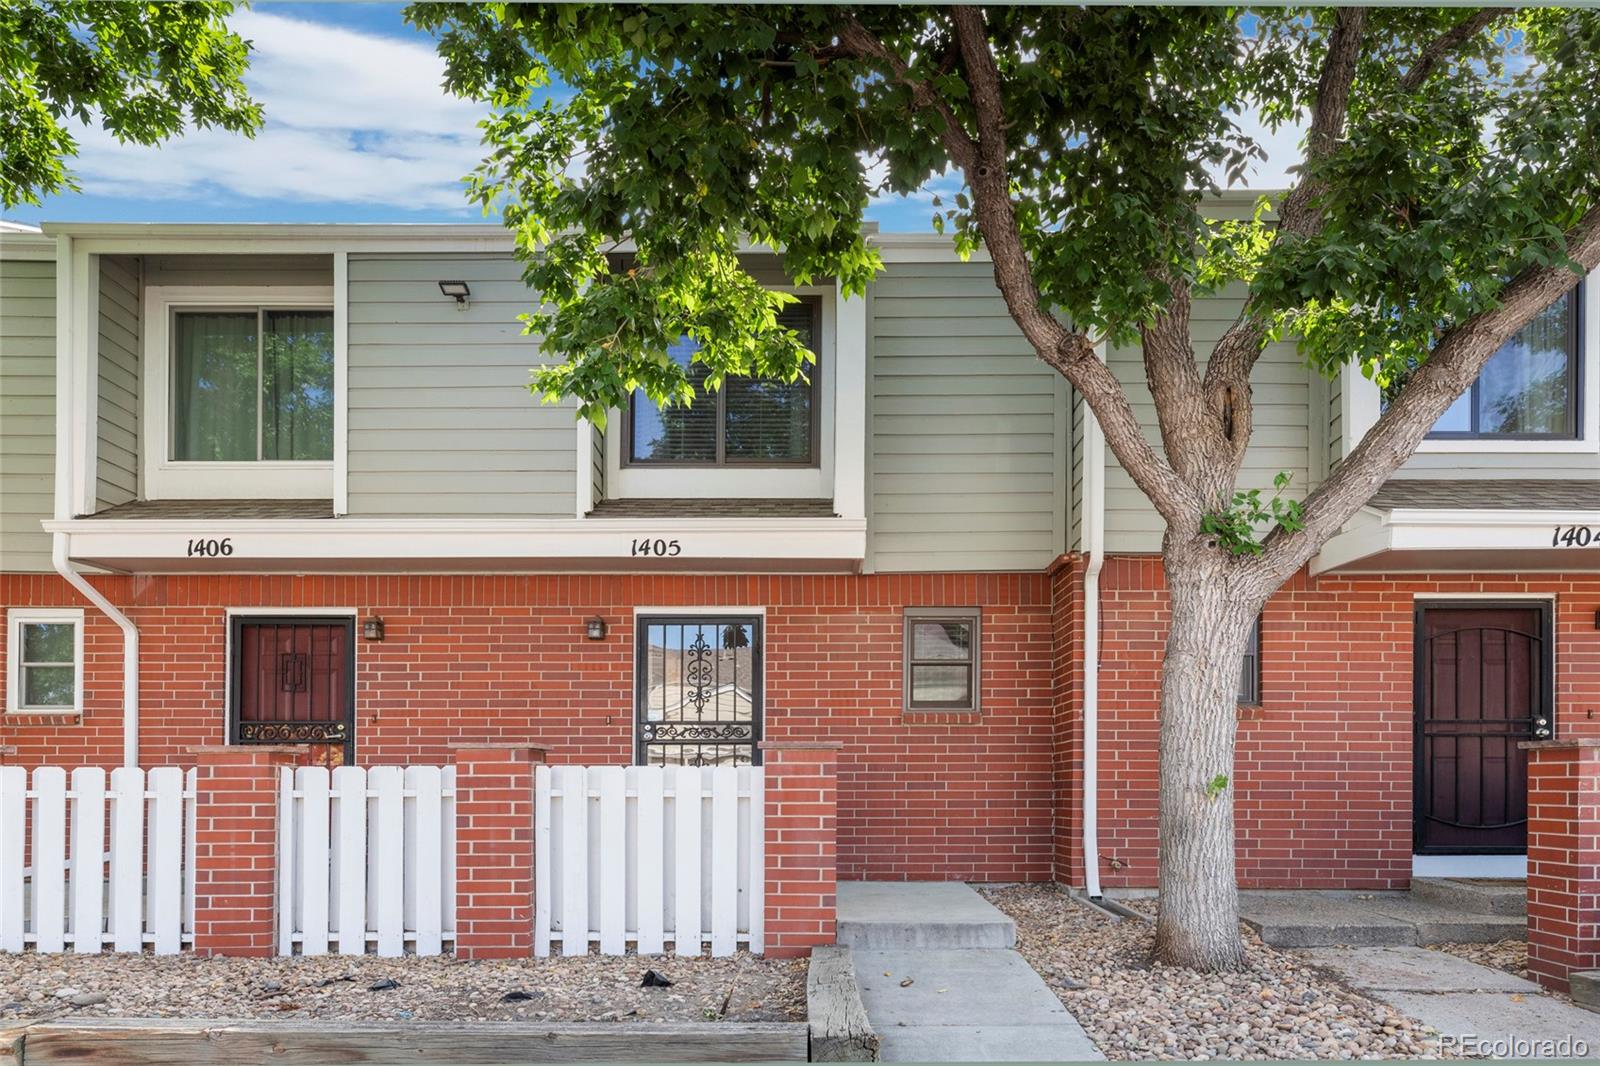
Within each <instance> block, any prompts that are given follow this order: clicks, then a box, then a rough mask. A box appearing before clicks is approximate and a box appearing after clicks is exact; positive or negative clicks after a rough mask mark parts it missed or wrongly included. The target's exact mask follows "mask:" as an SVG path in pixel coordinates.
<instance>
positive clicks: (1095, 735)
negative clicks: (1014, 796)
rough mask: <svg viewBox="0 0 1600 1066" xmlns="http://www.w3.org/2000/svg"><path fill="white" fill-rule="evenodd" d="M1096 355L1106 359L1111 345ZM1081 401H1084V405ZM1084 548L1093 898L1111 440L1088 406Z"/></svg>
mask: <svg viewBox="0 0 1600 1066" xmlns="http://www.w3.org/2000/svg"><path fill="white" fill-rule="evenodd" d="M1096 354H1098V355H1099V357H1100V358H1101V359H1102V360H1104V359H1105V357H1106V353H1105V346H1104V345H1103V344H1102V345H1100V346H1098V347H1097V349H1096ZM1080 402H1081V401H1080ZM1083 406H1084V418H1085V421H1084V427H1083V495H1084V512H1083V545H1084V551H1085V552H1086V554H1087V555H1088V557H1089V565H1088V567H1087V568H1086V569H1085V570H1084V572H1083V877H1084V891H1085V892H1086V893H1088V895H1089V897H1090V898H1091V899H1099V898H1100V896H1101V892H1100V568H1101V567H1103V566H1104V565H1105V561H1106V436H1105V433H1104V432H1102V431H1101V429H1100V423H1099V421H1098V420H1096V419H1095V417H1094V412H1093V411H1092V410H1090V409H1089V405H1088V404H1087V403H1084V405H1083Z"/></svg>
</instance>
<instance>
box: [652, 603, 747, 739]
mask: <svg viewBox="0 0 1600 1066" xmlns="http://www.w3.org/2000/svg"><path fill="white" fill-rule="evenodd" d="M637 646H638V653H637V663H636V667H637V669H636V672H635V676H636V678H637V682H636V692H635V696H634V703H635V708H636V710H635V727H634V734H635V736H636V738H637V740H636V744H635V747H636V751H635V759H636V761H637V762H639V763H640V764H642V765H645V766H756V765H760V763H761V752H760V748H759V744H760V741H761V670H762V664H761V619H760V618H759V617H754V616H744V615H741V616H727V615H724V616H714V617H693V616H671V617H642V618H640V619H639V622H638V641H637Z"/></svg>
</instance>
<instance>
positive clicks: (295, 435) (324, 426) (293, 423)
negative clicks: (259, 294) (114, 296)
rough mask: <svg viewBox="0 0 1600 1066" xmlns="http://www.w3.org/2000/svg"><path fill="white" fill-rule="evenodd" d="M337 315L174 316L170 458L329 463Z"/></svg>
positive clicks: (224, 313)
mask: <svg viewBox="0 0 1600 1066" xmlns="http://www.w3.org/2000/svg"><path fill="white" fill-rule="evenodd" d="M333 407H334V403H333V312H332V311H328V310H306V309H276V308H256V309H253V310H211V309H207V310H203V311H201V310H180V311H176V312H174V314H173V324H172V383H171V418H172V425H171V431H172V433H171V447H170V452H171V456H170V457H171V458H172V459H173V460H174V461H177V462H259V461H268V462H301V461H322V462H326V461H329V460H331V459H332V458H333Z"/></svg>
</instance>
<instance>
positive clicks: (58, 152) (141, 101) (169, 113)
mask: <svg viewBox="0 0 1600 1066" xmlns="http://www.w3.org/2000/svg"><path fill="white" fill-rule="evenodd" d="M234 6H235V5H234V4H232V3H198V2H197V3H181V4H179V3H138V2H130V0H123V2H110V0H107V2H97V0H6V2H5V3H0V42H4V45H3V46H0V79H3V86H4V88H3V91H0V207H5V208H12V207H15V206H17V205H18V204H22V203H30V204H37V203H39V201H40V197H42V196H47V195H50V194H51V193H56V192H60V191H61V190H63V189H76V188H77V184H76V182H75V181H74V180H73V178H72V176H71V174H70V173H69V172H68V171H67V169H66V163H65V161H66V160H67V159H69V158H71V157H72V156H73V155H75V154H77V147H78V145H77V140H76V138H74V137H73V135H72V134H71V133H70V132H69V131H68V129H67V126H66V123H67V121H68V120H69V119H71V120H75V121H78V122H91V121H99V122H100V123H101V124H103V125H104V126H105V128H106V129H107V130H109V131H111V132H112V133H114V134H115V135H116V136H117V137H118V139H120V140H123V141H132V142H134V143H137V144H155V143H157V142H160V141H163V140H166V139H167V138H168V137H172V136H175V135H177V134H179V133H182V132H183V131H184V130H185V129H186V128H188V127H189V126H194V127H198V128H204V127H208V126H220V127H221V128H223V129H227V130H232V131H233V132H236V133H243V134H245V135H246V136H249V135H253V134H254V133H255V131H256V130H258V129H259V128H260V127H261V108H260V107H259V106H258V105H257V104H256V103H255V102H254V101H252V100H251V99H250V96H249V94H248V93H247V92H246V90H245V87H244V83H243V81H242V77H243V74H244V71H245V67H246V64H247V62H248V59H249V52H250V44H249V42H247V41H245V40H243V39H242V38H240V37H239V36H238V35H237V34H234V33H231V32H229V31H228V29H227V26H226V19H227V17H228V15H230V14H232V12H233V10H234Z"/></svg>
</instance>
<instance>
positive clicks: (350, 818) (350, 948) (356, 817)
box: [333, 766, 367, 955]
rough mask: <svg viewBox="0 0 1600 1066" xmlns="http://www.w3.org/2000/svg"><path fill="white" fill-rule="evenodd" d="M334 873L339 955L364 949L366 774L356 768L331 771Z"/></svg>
mask: <svg viewBox="0 0 1600 1066" xmlns="http://www.w3.org/2000/svg"><path fill="white" fill-rule="evenodd" d="M333 796H334V808H335V814H334V860H333V862H334V870H335V871H336V873H337V876H338V882H337V884H338V888H337V890H336V896H337V900H338V902H337V905H336V907H335V911H336V914H337V919H336V921H337V928H338V934H339V954H341V955H362V954H365V953H366V950H367V772H366V771H365V770H363V769H361V767H359V766H340V767H337V768H335V769H334V771H333Z"/></svg>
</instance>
